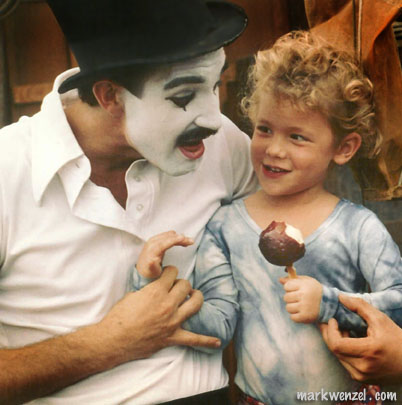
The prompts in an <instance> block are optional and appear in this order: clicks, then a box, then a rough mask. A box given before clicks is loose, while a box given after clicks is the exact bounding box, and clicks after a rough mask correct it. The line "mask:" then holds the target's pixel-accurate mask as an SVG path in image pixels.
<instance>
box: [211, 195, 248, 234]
mask: <svg viewBox="0 0 402 405" xmlns="http://www.w3.org/2000/svg"><path fill="white" fill-rule="evenodd" d="M242 204H243V200H242V199H238V200H234V201H233V202H231V203H230V204H225V205H222V206H221V207H219V208H218V210H217V211H216V212H215V214H214V215H213V216H212V218H211V219H210V220H209V222H208V225H207V227H208V228H210V229H212V228H214V229H215V228H222V227H225V226H229V227H230V223H231V222H232V221H233V219H238V218H239V215H240V211H241V206H242Z"/></svg>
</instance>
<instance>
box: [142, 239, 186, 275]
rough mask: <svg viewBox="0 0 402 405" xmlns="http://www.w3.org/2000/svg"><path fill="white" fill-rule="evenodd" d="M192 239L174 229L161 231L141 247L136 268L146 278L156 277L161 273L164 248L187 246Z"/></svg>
mask: <svg viewBox="0 0 402 405" xmlns="http://www.w3.org/2000/svg"><path fill="white" fill-rule="evenodd" d="M193 243H194V241H193V240H192V239H191V238H188V237H187V236H184V235H179V234H178V233H176V232H175V231H168V232H163V233H160V234H158V235H155V236H153V237H152V238H150V239H149V240H148V241H147V242H146V243H145V245H144V247H143V248H142V251H141V253H140V255H139V257H138V261H137V265H136V268H137V270H138V272H139V273H140V274H141V275H142V276H143V277H146V278H151V279H153V278H158V277H159V276H160V275H161V273H162V260H163V256H164V254H165V252H166V250H168V249H170V248H171V247H173V246H184V247H185V246H189V245H192V244H193Z"/></svg>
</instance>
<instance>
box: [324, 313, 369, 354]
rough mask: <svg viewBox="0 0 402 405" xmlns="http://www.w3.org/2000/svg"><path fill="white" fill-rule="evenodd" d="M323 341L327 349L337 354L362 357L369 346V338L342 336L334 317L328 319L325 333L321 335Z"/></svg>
mask: <svg viewBox="0 0 402 405" xmlns="http://www.w3.org/2000/svg"><path fill="white" fill-rule="evenodd" d="M323 338H324V341H325V343H326V344H327V346H328V347H329V349H330V350H331V351H332V352H334V353H335V354H336V355H337V356H338V357H339V356H350V357H362V356H364V354H365V352H366V351H367V348H368V346H369V339H370V338H360V339H354V338H349V337H343V336H342V333H341V332H340V330H339V328H338V323H337V322H336V321H335V319H330V320H329V322H328V327H327V328H326V333H325V335H323Z"/></svg>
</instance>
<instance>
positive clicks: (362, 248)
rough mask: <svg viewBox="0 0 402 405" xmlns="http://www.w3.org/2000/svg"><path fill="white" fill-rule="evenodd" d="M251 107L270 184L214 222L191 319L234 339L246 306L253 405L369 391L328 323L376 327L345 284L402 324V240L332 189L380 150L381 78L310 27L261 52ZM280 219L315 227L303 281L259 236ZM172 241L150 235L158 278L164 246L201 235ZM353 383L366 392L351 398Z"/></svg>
mask: <svg viewBox="0 0 402 405" xmlns="http://www.w3.org/2000/svg"><path fill="white" fill-rule="evenodd" d="M244 107H245V110H246V111H247V113H248V115H249V117H250V119H251V121H252V122H253V124H254V133H253V137H252V143H251V158H252V162H253V166H254V170H255V173H256V175H257V177H258V180H259V183H260V190H259V191H258V192H256V193H255V194H253V195H251V196H249V197H247V198H246V199H244V200H238V201H235V202H234V203H232V204H231V205H229V206H225V207H222V208H221V209H220V210H219V211H218V212H217V213H216V214H215V216H214V217H213V218H212V219H211V221H210V222H209V224H208V226H207V229H206V232H205V234H204V237H203V240H202V241H201V245H200V247H199V251H198V256H197V264H196V269H195V271H194V273H193V275H192V277H193V278H192V280H191V281H192V282H193V286H194V288H199V289H201V291H202V292H203V294H204V299H205V303H204V306H203V307H202V309H201V311H200V312H199V313H198V314H196V315H195V316H194V317H193V318H191V319H190V320H189V321H188V322H187V324H186V327H187V328H189V329H191V330H192V331H195V332H197V333H202V334H208V335H213V336H218V337H220V338H221V339H222V340H223V342H224V344H225V343H226V342H227V341H228V340H229V339H230V337H231V333H232V331H233V327H234V325H235V318H236V317H235V315H234V314H235V313H236V311H238V319H237V327H236V332H235V348H236V358H237V374H236V378H235V382H236V384H237V386H238V387H239V388H240V390H241V392H242V400H241V401H242V403H249V404H256V403H257V404H258V403H260V404H270V405H276V404H283V405H290V404H295V403H302V402H303V398H304V399H305V400H307V401H311V400H314V403H335V402H337V401H340V400H342V399H347V398H349V399H353V398H354V397H353V396H354V395H355V399H357V398H359V399H362V398H361V396H360V397H358V396H357V391H358V390H359V384H358V383H357V382H355V381H353V380H352V379H351V378H350V377H349V375H348V373H347V371H346V370H345V369H344V368H343V367H342V366H341V365H340V363H339V362H338V361H337V359H336V358H335V357H334V356H333V355H332V354H331V353H330V352H329V351H328V350H327V347H326V345H325V343H324V342H323V340H322V338H321V334H320V332H319V329H318V327H317V323H320V322H324V323H325V322H328V320H329V319H330V318H332V317H334V318H336V319H337V321H338V323H339V324H340V326H341V327H343V328H344V329H346V330H352V331H356V332H357V333H362V331H364V322H363V321H362V320H361V319H360V318H359V317H358V316H357V315H356V314H354V313H350V312H349V311H347V310H346V309H345V308H344V307H342V306H341V305H340V304H339V301H338V294H339V293H340V292H343V293H346V294H353V295H356V296H360V297H362V298H364V299H366V300H367V301H369V302H370V303H371V304H373V305H375V306H376V307H377V308H379V309H380V310H382V311H384V312H386V313H387V314H388V315H390V316H391V317H392V318H393V319H394V320H395V321H396V322H397V323H399V324H402V264H401V257H400V252H399V250H398V248H397V246H396V245H395V243H394V242H393V241H392V239H391V237H390V235H389V234H388V232H387V231H386V229H385V228H384V226H383V225H382V223H381V222H380V221H379V219H378V218H377V217H376V216H375V215H374V214H373V213H372V212H371V211H369V210H367V209H366V208H364V207H362V206H359V205H355V204H353V203H351V202H349V201H346V200H340V199H339V198H337V197H336V196H334V195H332V194H331V193H329V192H328V191H327V190H326V189H325V188H324V180H325V178H326V175H327V173H328V171H329V170H330V168H331V166H332V165H335V164H337V165H343V164H346V163H347V162H349V161H350V160H351V159H352V158H353V157H356V156H360V157H366V158H371V157H373V156H375V154H376V151H377V149H378V145H379V143H380V135H379V134H378V132H377V129H376V126H375V120H374V108H373V103H372V86H371V83H370V82H369V80H368V79H367V78H365V77H364V76H363V75H362V73H361V72H360V70H359V69H358V67H357V66H356V64H355V63H354V61H353V59H352V58H351V57H350V56H349V55H348V54H345V53H343V52H340V51H337V50H335V49H334V48H332V47H331V46H330V45H327V44H324V43H321V42H320V41H319V40H318V39H316V38H314V37H313V36H312V34H310V33H307V32H292V33H289V34H287V35H285V36H284V37H282V38H280V39H279V40H278V41H277V42H276V43H275V45H274V46H273V47H272V48H271V49H269V50H267V51H263V52H260V53H259V54H258V55H257V58H256V64H255V67H254V69H253V71H252V73H251V93H250V96H249V97H247V98H246V100H245V102H244ZM272 220H276V221H286V222H287V223H289V224H291V225H293V226H295V227H297V228H299V229H300V230H301V232H302V234H303V236H304V239H305V244H306V254H305V256H304V257H303V258H302V259H300V260H299V261H297V262H296V264H295V267H296V269H297V273H298V277H297V278H296V279H289V278H287V277H283V276H284V275H285V273H284V268H283V267H278V266H275V265H272V264H270V263H268V262H267V261H266V260H265V258H264V257H263V256H262V254H261V253H260V251H259V248H258V240H259V235H260V233H261V231H262V230H263V229H264V228H265V227H266V226H267V225H268V224H269V223H270V222H271V221H272ZM165 236H166V235H165ZM159 238H161V237H160V236H159ZM168 238H170V242H169V243H165V245H164V246H163V247H162V245H158V243H159V242H160V240H161V239H158V238H157V239H155V240H157V241H158V242H155V243H154V242H153V241H152V240H151V241H150V244H149V245H148V246H147V249H145V253H144V255H143V256H142V258H140V261H139V263H138V266H137V268H138V270H139V271H140V273H142V274H143V275H145V276H147V277H155V276H157V275H158V273H159V272H160V266H159V265H158V266H159V267H158V266H157V267H158V269H157V270H156V271H152V270H150V269H151V266H150V263H151V262H152V257H153V259H154V260H153V261H154V262H157V263H160V262H161V259H162V256H163V251H164V249H166V248H168V247H169V246H172V245H174V244H176V243H177V244H182V245H186V244H188V243H191V241H190V240H188V239H186V238H185V237H183V236H180V235H174V234H173V233H171V234H170V236H169V237H168ZM162 239H163V237H162ZM176 239H177V241H176ZM165 240H167V239H165ZM154 270H155V269H154ZM281 276H282V277H281ZM279 278H280V280H278V279H279ZM281 284H282V285H283V287H284V290H285V291H283V288H282V286H281ZM368 286H370V291H371V292H370V293H369V292H368ZM237 303H238V304H237ZM238 305H239V307H238ZM345 392H349V393H353V392H355V393H356V394H349V395H350V396H349V397H346V398H345V397H344V396H343V395H345V394H344V393H345ZM342 393H343V394H342ZM363 393H364V394H365V395H366V397H365V398H364V400H368V399H369V398H368V396H369V395H368V393H367V392H365V391H363ZM337 395H338V397H336V396H337Z"/></svg>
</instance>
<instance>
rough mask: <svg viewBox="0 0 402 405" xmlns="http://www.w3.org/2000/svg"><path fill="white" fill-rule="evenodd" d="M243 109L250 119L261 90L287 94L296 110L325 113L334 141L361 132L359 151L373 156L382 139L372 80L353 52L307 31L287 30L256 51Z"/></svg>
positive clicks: (279, 95)
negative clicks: (338, 47) (345, 50)
mask: <svg viewBox="0 0 402 405" xmlns="http://www.w3.org/2000/svg"><path fill="white" fill-rule="evenodd" d="M248 85H249V94H248V95H247V96H246V97H245V98H244V99H243V100H242V109H243V112H244V113H245V114H246V115H247V116H248V117H249V118H250V120H251V122H252V123H255V120H256V117H257V112H258V107H259V104H260V99H261V96H262V95H263V94H266V93H268V94H272V95H273V96H274V97H275V98H281V99H286V100H288V101H290V102H291V103H292V104H293V105H294V106H296V107H297V108H299V109H300V110H301V111H306V110H314V111H319V112H320V113H322V114H324V115H325V116H326V117H327V119H328V122H329V124H330V126H331V129H332V131H333V133H334V136H335V140H336V142H337V143H339V142H340V141H341V140H342V139H343V138H344V137H345V136H346V135H347V134H349V133H352V132H357V133H358V134H360V136H361V138H362V145H361V147H360V149H359V151H358V153H357V156H358V157H364V158H372V157H374V156H376V155H377V154H378V152H379V147H380V144H381V141H382V137H381V134H380V133H379V130H378V128H377V125H376V120H375V112H374V111H375V110H374V101H373V85H372V83H371V82H370V80H369V79H368V78H367V77H365V76H364V74H363V73H362V71H361V70H360V69H359V67H358V65H357V63H356V62H355V60H354V58H353V57H352V56H351V55H350V54H348V53H346V52H344V51H340V50H337V49H335V48H334V47H332V46H331V45H330V44H328V43H326V42H324V41H323V40H322V39H320V38H318V37H316V36H314V35H313V34H312V33H310V32H308V31H292V32H289V33H288V34H286V35H284V36H282V37H280V38H279V39H278V40H277V41H276V42H275V44H274V45H273V47H272V48H270V49H268V50H264V51H260V52H258V54H257V56H256V61H255V64H254V65H253V66H252V68H251V70H250V74H249V80H248Z"/></svg>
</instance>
